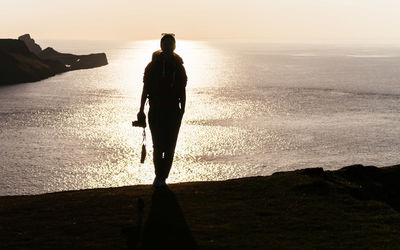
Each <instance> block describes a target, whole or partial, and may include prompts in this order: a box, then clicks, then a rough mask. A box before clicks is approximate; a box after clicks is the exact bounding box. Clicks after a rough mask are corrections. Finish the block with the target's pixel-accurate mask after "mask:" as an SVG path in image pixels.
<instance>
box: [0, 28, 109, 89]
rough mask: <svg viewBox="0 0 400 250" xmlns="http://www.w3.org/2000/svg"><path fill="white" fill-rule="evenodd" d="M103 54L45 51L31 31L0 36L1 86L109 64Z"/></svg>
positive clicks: (48, 49)
mask: <svg viewBox="0 0 400 250" xmlns="http://www.w3.org/2000/svg"><path fill="white" fill-rule="evenodd" d="M107 64H108V61H107V56H106V54H104V53H98V54H90V55H73V54H65V53H60V52H58V51H56V50H54V49H53V48H46V49H45V50H42V49H41V47H40V46H39V45H38V44H36V43H35V40H33V39H32V38H31V36H30V35H29V34H25V35H23V36H20V37H19V38H18V40H15V39H0V75H1V78H0V85H8V84H15V83H23V82H34V81H39V80H43V79H45V78H48V77H51V76H54V75H55V74H59V73H63V72H66V71H71V70H78V69H89V68H95V67H100V66H104V65H107Z"/></svg>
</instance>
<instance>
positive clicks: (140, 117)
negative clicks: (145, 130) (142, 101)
mask: <svg viewBox="0 0 400 250" xmlns="http://www.w3.org/2000/svg"><path fill="white" fill-rule="evenodd" d="M137 119H138V121H146V115H145V113H144V112H143V111H142V110H141V111H139V113H137Z"/></svg>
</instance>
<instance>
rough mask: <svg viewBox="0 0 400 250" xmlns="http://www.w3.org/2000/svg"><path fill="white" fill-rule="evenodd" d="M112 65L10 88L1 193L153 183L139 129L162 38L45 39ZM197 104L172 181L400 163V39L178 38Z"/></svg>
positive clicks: (189, 114) (1, 131) (191, 106)
mask: <svg viewBox="0 0 400 250" xmlns="http://www.w3.org/2000/svg"><path fill="white" fill-rule="evenodd" d="M39 43H40V44H41V45H42V47H46V46H51V47H54V48H55V49H57V50H59V51H62V52H71V53H76V54H86V53H93V52H106V54H107V57H108V60H109V65H107V66H105V67H100V68H95V69H89V70H80V71H73V72H68V73H64V74H61V75H57V76H55V77H52V78H50V79H46V80H43V81H40V82H35V83H26V84H19V85H15V86H6V87H0V195H17V194H38V193H46V192H55V191H61V190H75V189H83V188H97V187H117V186H125V185H134V184H150V183H152V180H153V178H154V170H153V165H152V150H151V146H152V145H151V136H150V131H149V130H147V135H148V136H147V146H148V149H149V150H148V155H147V159H146V161H145V163H144V164H140V163H139V161H140V150H141V141H142V131H141V129H139V128H133V127H131V121H132V120H134V119H135V117H136V113H137V112H138V108H139V98H140V93H141V87H142V76H143V71H144V68H145V66H146V65H147V63H148V62H149V61H150V59H151V54H152V52H153V51H154V50H157V49H158V41H119V42H107V41H98V42H93V41H39ZM176 52H177V53H178V54H180V55H181V56H182V57H183V59H184V62H185V64H184V65H185V67H186V70H187V74H188V78H189V81H188V86H187V108H186V113H185V116H184V118H183V123H182V126H181V130H180V134H179V138H178V144H177V148H176V154H175V161H174V164H173V167H172V170H171V173H170V177H169V179H168V181H169V182H170V183H174V182H186V181H208V180H224V179H230V178H239V177H246V176H257V175H270V174H272V173H274V172H276V171H287V170H293V169H299V168H305V167H323V168H324V169H328V170H332V169H338V168H340V167H343V166H347V165H351V164H365V165H376V166H380V167H383V166H389V165H394V164H398V163H400V139H399V138H400V136H399V135H400V126H399V124H400V46H397V47H396V46H390V45H380V46H374V45H364V46H362V45H328V44H326V45H316V44H309V45H306V44H302V45H300V44H270V43H260V42H258V43H256V42H229V41H224V42H205V41H178V43H177V50H176Z"/></svg>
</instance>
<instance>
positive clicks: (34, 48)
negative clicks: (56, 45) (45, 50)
mask: <svg viewBox="0 0 400 250" xmlns="http://www.w3.org/2000/svg"><path fill="white" fill-rule="evenodd" d="M18 40H21V41H23V42H24V43H25V45H26V47H28V49H29V50H30V51H31V52H33V53H34V54H36V55H39V53H40V52H42V48H41V47H40V46H39V45H38V44H36V43H35V40H33V39H32V38H31V35H29V34H25V35H22V36H20V37H18Z"/></svg>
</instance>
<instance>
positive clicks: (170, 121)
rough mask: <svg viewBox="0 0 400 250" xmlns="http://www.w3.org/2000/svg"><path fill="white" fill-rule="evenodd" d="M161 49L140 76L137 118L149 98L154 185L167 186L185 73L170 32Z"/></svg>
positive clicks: (183, 99) (142, 116) (182, 103)
mask: <svg viewBox="0 0 400 250" xmlns="http://www.w3.org/2000/svg"><path fill="white" fill-rule="evenodd" d="M160 45H161V50H158V51H156V52H154V53H153V57H152V61H151V62H150V63H149V64H148V65H147V67H146V69H145V72H144V77H143V83H144V84H143V92H142V97H141V101H140V111H139V113H138V114H137V116H138V120H143V119H145V114H144V112H143V111H144V105H145V103H146V99H147V98H148V99H149V104H150V108H149V113H148V121H149V125H150V131H151V137H152V140H153V162H154V168H155V174H156V177H155V179H154V182H153V186H154V187H162V186H166V183H165V180H166V179H167V178H168V175H169V172H170V170H171V166H172V161H173V158H174V153H175V146H176V140H177V138H178V133H179V128H180V125H181V121H182V116H183V114H184V112H185V103H186V90H185V87H186V82H187V76H186V71H185V68H184V67H183V60H182V58H181V57H180V56H179V55H177V54H176V53H174V50H175V38H174V35H173V34H163V37H162V38H161V42H160Z"/></svg>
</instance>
